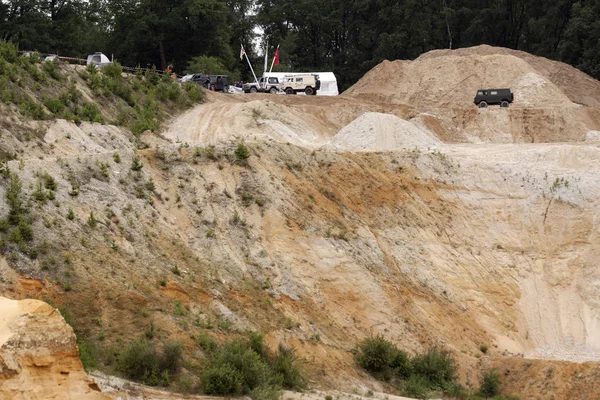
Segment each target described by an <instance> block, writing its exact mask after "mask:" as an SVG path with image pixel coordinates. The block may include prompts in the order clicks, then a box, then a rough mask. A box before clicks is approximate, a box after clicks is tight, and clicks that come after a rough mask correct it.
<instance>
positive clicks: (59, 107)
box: [44, 97, 65, 115]
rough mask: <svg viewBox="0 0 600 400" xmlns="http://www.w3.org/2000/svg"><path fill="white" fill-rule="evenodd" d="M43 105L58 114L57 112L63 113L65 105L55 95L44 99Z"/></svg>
mask: <svg viewBox="0 0 600 400" xmlns="http://www.w3.org/2000/svg"><path fill="white" fill-rule="evenodd" d="M44 105H45V106H46V108H47V109H48V110H49V111H50V112H51V113H52V114H54V115H59V114H61V113H63V112H64V110H65V105H64V104H63V102H62V101H61V100H60V99H59V98H57V97H53V98H49V99H46V100H44Z"/></svg>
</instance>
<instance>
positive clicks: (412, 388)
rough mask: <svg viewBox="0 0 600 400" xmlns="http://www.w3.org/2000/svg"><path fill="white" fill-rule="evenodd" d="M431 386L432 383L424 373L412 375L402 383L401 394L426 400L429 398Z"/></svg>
mask: <svg viewBox="0 0 600 400" xmlns="http://www.w3.org/2000/svg"><path fill="white" fill-rule="evenodd" d="M430 386H431V383H430V382H429V381H428V380H427V378H426V377H424V376H422V375H411V377H410V378H409V379H408V380H407V381H405V382H403V383H402V385H401V389H400V394H401V395H402V396H406V397H413V398H416V399H424V400H425V399H428V398H429V392H430V390H429V387H430Z"/></svg>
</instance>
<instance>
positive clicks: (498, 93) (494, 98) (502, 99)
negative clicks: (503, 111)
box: [475, 89, 514, 108]
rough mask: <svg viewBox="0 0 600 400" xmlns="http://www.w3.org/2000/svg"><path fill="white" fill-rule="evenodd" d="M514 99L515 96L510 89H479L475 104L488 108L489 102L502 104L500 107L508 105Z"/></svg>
mask: <svg viewBox="0 0 600 400" xmlns="http://www.w3.org/2000/svg"><path fill="white" fill-rule="evenodd" d="M513 99H514V96H513V94H512V93H511V91H510V89H479V90H478V91H477V95H476V96H475V104H476V105H478V106H479V108H486V107H487V106H488V104H500V107H508V105H509V104H510V103H512V102H513Z"/></svg>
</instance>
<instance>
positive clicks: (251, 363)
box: [203, 335, 304, 400]
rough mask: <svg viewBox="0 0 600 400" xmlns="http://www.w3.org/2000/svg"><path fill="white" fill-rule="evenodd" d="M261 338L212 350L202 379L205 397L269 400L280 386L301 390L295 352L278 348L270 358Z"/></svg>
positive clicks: (252, 336)
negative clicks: (211, 395) (250, 397)
mask: <svg viewBox="0 0 600 400" xmlns="http://www.w3.org/2000/svg"><path fill="white" fill-rule="evenodd" d="M263 338H264V337H263V335H251V337H250V338H249V340H248V341H242V340H235V341H233V342H230V343H227V344H225V345H223V346H221V347H217V348H216V349H215V350H212V351H211V352H210V354H211V357H210V362H209V365H208V368H207V370H206V371H205V373H204V377H203V385H204V390H205V392H206V394H213V395H222V396H223V395H240V394H252V395H254V396H258V397H259V398H263V399H266V400H269V399H270V398H272V396H274V393H276V392H277V391H278V390H279V389H281V387H282V386H283V387H286V388H290V389H299V388H301V387H302V386H303V383H304V380H303V378H302V376H301V374H300V370H299V367H298V359H297V357H296V355H295V352H294V350H293V349H290V348H287V347H285V346H280V347H279V350H278V352H277V354H275V355H273V356H272V355H271V354H270V353H269V351H268V350H267V348H266V347H265V346H264V343H263ZM208 343H211V342H210V341H209V342H208Z"/></svg>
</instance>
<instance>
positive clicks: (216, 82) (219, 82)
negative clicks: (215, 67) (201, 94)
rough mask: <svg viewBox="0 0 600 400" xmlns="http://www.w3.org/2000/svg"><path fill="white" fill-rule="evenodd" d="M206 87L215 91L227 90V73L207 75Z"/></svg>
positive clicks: (228, 84) (226, 91)
mask: <svg viewBox="0 0 600 400" xmlns="http://www.w3.org/2000/svg"><path fill="white" fill-rule="evenodd" d="M208 78H209V80H210V83H209V84H208V88H209V89H210V90H214V91H216V92H225V93H228V92H229V86H230V83H229V77H228V76H227V75H209V76H208Z"/></svg>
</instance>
